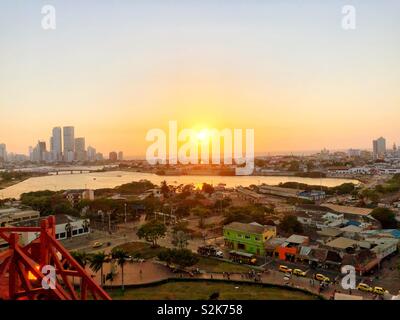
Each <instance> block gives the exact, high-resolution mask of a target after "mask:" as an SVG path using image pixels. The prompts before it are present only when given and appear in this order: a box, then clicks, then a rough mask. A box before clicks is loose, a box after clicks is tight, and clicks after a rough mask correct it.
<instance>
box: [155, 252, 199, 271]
mask: <svg viewBox="0 0 400 320" xmlns="http://www.w3.org/2000/svg"><path fill="white" fill-rule="evenodd" d="M158 259H160V260H161V261H165V262H167V263H168V264H171V263H173V264H176V265H178V266H180V267H181V268H186V267H190V266H193V265H194V264H196V263H197V262H198V261H199V258H198V257H197V255H195V254H194V253H193V252H192V251H190V250H188V249H167V250H164V251H161V252H160V253H159V254H158Z"/></svg>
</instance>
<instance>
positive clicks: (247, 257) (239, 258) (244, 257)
mask: <svg viewBox="0 0 400 320" xmlns="http://www.w3.org/2000/svg"><path fill="white" fill-rule="evenodd" d="M229 258H230V259H231V260H232V261H233V262H237V263H243V264H252V265H255V264H256V263H257V259H256V257H255V255H254V254H251V253H247V252H240V251H234V250H232V251H230V252H229Z"/></svg>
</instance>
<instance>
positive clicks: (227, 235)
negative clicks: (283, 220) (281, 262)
mask: <svg viewBox="0 0 400 320" xmlns="http://www.w3.org/2000/svg"><path fill="white" fill-rule="evenodd" d="M223 233H224V239H225V245H226V246H227V247H228V248H230V249H232V250H238V251H244V252H248V253H253V254H256V255H264V253H265V242H266V241H267V240H269V239H270V238H273V237H276V227H275V226H263V225H261V224H259V223H256V222H252V223H241V222H232V223H230V224H228V225H226V226H224V228H223Z"/></svg>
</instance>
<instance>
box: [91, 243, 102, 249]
mask: <svg viewBox="0 0 400 320" xmlns="http://www.w3.org/2000/svg"><path fill="white" fill-rule="evenodd" d="M102 246H103V242H100V241H96V242H95V243H93V246H92V248H100V247H102Z"/></svg>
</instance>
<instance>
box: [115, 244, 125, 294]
mask: <svg viewBox="0 0 400 320" xmlns="http://www.w3.org/2000/svg"><path fill="white" fill-rule="evenodd" d="M111 257H112V259H113V260H114V261H115V262H116V263H117V264H118V265H119V266H120V268H121V289H122V291H124V290H125V286H124V266H125V264H126V262H127V261H128V259H129V256H128V253H127V252H126V251H125V250H122V249H119V248H118V249H115V250H113V251H112V253H111Z"/></svg>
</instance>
